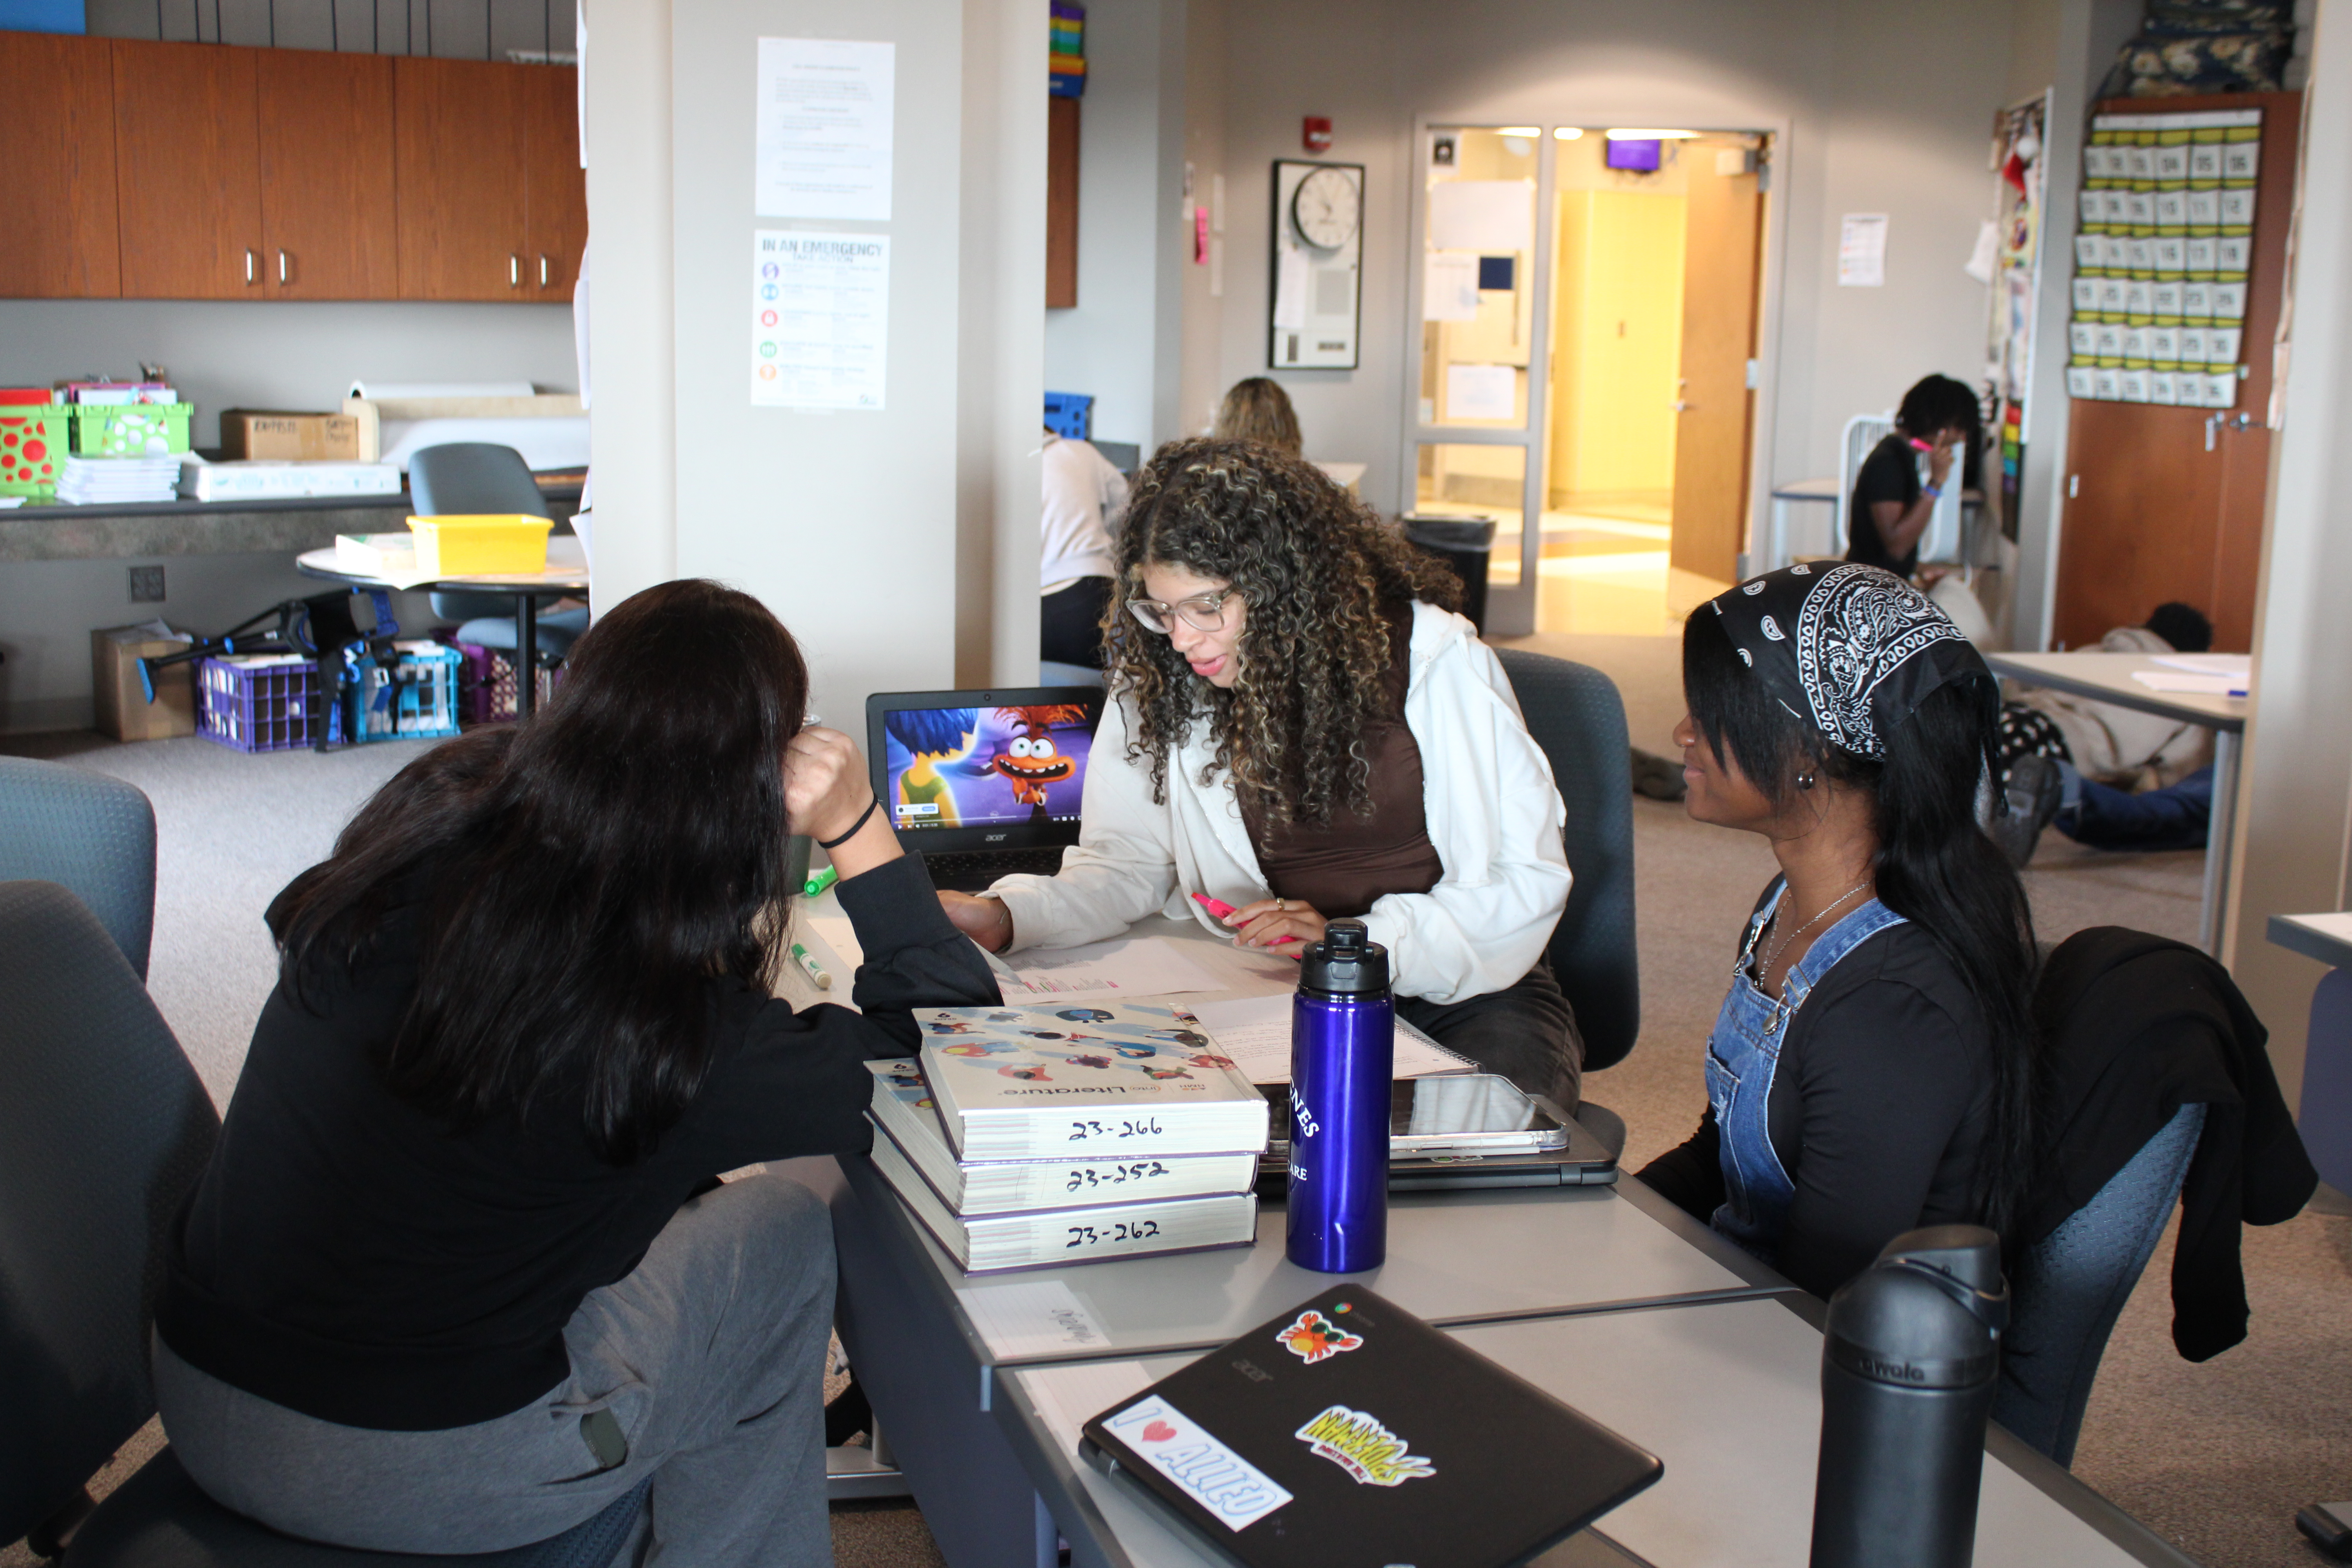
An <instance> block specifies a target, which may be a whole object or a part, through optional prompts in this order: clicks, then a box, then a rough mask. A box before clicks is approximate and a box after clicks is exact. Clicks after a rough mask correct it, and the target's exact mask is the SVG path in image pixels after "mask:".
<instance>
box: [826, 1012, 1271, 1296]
mask: <svg viewBox="0 0 2352 1568" xmlns="http://www.w3.org/2000/svg"><path fill="white" fill-rule="evenodd" d="M919 1018H920V1021H921V1023H922V1026H923V1031H924V1037H923V1048H922V1054H921V1056H920V1058H919V1060H918V1061H877V1062H868V1063H867V1064H866V1066H867V1068H868V1069H869V1070H870V1071H871V1072H872V1073H873V1074H874V1099H873V1102H872V1105H871V1108H870V1109H869V1110H868V1114H869V1115H870V1116H871V1117H872V1118H873V1121H874V1123H875V1125H876V1127H877V1128H878V1129H879V1132H878V1134H877V1137H876V1138H875V1140H874V1164H875V1168H876V1170H877V1172H878V1173H880V1174H881V1176H882V1178H883V1180H885V1181H887V1182H888V1183H889V1184H890V1185H891V1187H892V1188H893V1190H895V1191H896V1192H897V1193H898V1195H899V1197H900V1198H902V1199H903V1200H905V1202H906V1204H907V1206H908V1208H909V1209H911V1210H912V1211H913V1212H914V1214H915V1215H916V1217H917V1218H919V1220H921V1221H922V1223H923V1225H924V1226H925V1228H927V1229H928V1230H929V1231H930V1233H931V1235H932V1236H934V1237H937V1238H938V1240H939V1243H940V1246H941V1247H944V1248H946V1249H947V1251H948V1253H949V1255H950V1257H952V1258H954V1259H955V1260H956V1262H957V1264H958V1265H959V1266H961V1268H963V1269H964V1271H965V1272H967V1273H971V1274H983V1273H991V1272H993V1271H996V1270H999V1269H1006V1268H1039V1267H1045V1266H1052V1265H1062V1264H1070V1263H1088V1262H1094V1261H1097V1260H1099V1259H1104V1258H1132V1257H1136V1256H1138V1255H1140V1254H1145V1253H1157V1252H1185V1251H1191V1250H1194V1249H1197V1248H1201V1247H1242V1246H1246V1245H1248V1244H1249V1243H1250V1242H1251V1241H1252V1240H1253V1239H1255V1236H1256V1234H1257V1198H1256V1196H1255V1194H1254V1193H1253V1192H1252V1190H1251V1189H1252V1186H1253V1184H1254V1182H1255V1176H1256V1173H1257V1161H1258V1152H1259V1151H1260V1150H1262V1149H1264V1148H1265V1141H1266V1134H1267V1131H1268V1121H1269V1110H1268V1106H1267V1103H1266V1099H1265V1096H1264V1095H1263V1094H1261V1093H1259V1092H1258V1090H1257V1089H1256V1087H1255V1085H1253V1084H1252V1083H1251V1082H1250V1081H1249V1079H1248V1077H1247V1076H1246V1075H1245V1074H1244V1073H1243V1072H1242V1071H1241V1070H1240V1069H1238V1068H1235V1067H1234V1064H1233V1063H1232V1062H1231V1061H1230V1060H1229V1059H1227V1058H1226V1057H1225V1056H1224V1055H1223V1053H1221V1052H1220V1051H1219V1050H1218V1049H1217V1047H1216V1043H1215V1041H1214V1040H1213V1038H1212V1037H1210V1035H1209V1034H1208V1032H1207V1031H1206V1030H1204V1029H1202V1027H1201V1026H1200V1024H1199V1022H1198V1021H1197V1020H1196V1019H1194V1018H1193V1017H1192V1015H1191V1014H1189V1013H1184V1012H1181V1011H1179V1010H1177V1009H1174V1008H1170V1007H1156V1006H1150V1005H1142V1004H1138V1003H1115V1004H1106V1005H1077V1004H1072V1003H1066V1002H1065V1003H1041V1004H1036V1005H1028V1006H1004V1007H955V1008H946V1009H940V1010H937V1011H931V1012H926V1013H923V1014H921V1015H919Z"/></svg>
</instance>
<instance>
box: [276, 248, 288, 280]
mask: <svg viewBox="0 0 2352 1568" xmlns="http://www.w3.org/2000/svg"><path fill="white" fill-rule="evenodd" d="M278 281H279V282H280V283H283V282H285V281H286V253H285V252H284V251H282V250H281V251H279V252H278Z"/></svg>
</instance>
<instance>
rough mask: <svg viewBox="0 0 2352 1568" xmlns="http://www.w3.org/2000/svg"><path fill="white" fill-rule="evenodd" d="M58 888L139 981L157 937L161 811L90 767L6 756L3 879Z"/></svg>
mask: <svg viewBox="0 0 2352 1568" xmlns="http://www.w3.org/2000/svg"><path fill="white" fill-rule="evenodd" d="M27 878H30V879H39V880H41V881H45V882H58V883H62V884H64V885H65V886H66V887H68V888H69V889H72V890H73V893H74V895H75V896H76V897H77V898H79V899H80V900H81V901H82V902H83V903H85V904H87V905H89V908H90V910H91V911H92V912H93V913H95V914H96V915H97V916H98V918H99V920H100V922H102V923H103V924H104V925H105V927H106V929H107V931H109V932H110V933H111V935H112V936H113V938H114V944H115V945H116V946H117V947H119V948H121V950H122V956H123V957H124V958H126V959H128V960H129V961H130V963H131V968H132V969H133V970H134V971H136V972H137V973H138V975H139V978H140V979H142V980H145V979H146V978H147V953H148V948H149V944H150V943H151V942H152V940H153V937H154V931H155V808H154V807H153V806H152V805H149V804H148V802H147V797H146V795H143V794H142V793H141V791H140V789H139V787H138V786H137V785H136V784H126V783H124V782H123V781H122V780H121V779H118V778H114V777H112V776H110V775H109V774H106V773H93V772H91V771H90V770H89V769H88V768H70V767H67V766H66V765H65V764H63V763H38V762H35V761H33V760H32V759H30V758H28V757H0V881H16V880H20V879H27Z"/></svg>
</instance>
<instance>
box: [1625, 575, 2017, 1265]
mask: <svg viewBox="0 0 2352 1568" xmlns="http://www.w3.org/2000/svg"><path fill="white" fill-rule="evenodd" d="M1683 690H1684V694H1685V699H1686V700H1687V701H1688V702H1689V704H1690V711H1689V714H1688V716H1687V717H1685V719H1684V720H1683V721H1682V723H1681V724H1680V725H1679V726H1677V728H1676V731H1675V740H1676V742H1679V743H1680V744H1681V746H1682V748H1683V762H1684V769H1683V773H1684V777H1685V779H1686V780H1687V781H1688V784H1689V786H1690V790H1689V794H1688V795H1687V796H1686V798H1685V809H1687V810H1688V811H1689V813H1690V815H1691V816H1693V817H1695V818H1696V819H1697V820H1699V821H1701V822H1711V823H1715V824H1717V826H1724V827H1731V828H1737V829H1739V830H1741V831H1743V832H1748V833H1755V834H1760V835H1762V836H1763V837H1764V838H1765V839H1766V840H1768V841H1769V843H1770V845H1771V847H1772V853H1773V856H1774V857H1775V858H1777V859H1778V860H1779V861H1780V868H1781V874H1780V876H1778V877H1776V878H1774V879H1772V881H1771V883H1770V885H1769V886H1768V887H1767V888H1766V889H1764V895H1763V897H1762V898H1761V899H1759V900H1758V901H1757V905H1756V912H1755V914H1754V916H1753V917H1752V918H1751V919H1750V920H1749V921H1748V926H1747V930H1746V931H1744V932H1743V933H1742V936H1741V939H1740V942H1739V946H1738V964H1737V967H1736V969H1735V972H1734V974H1733V977H1732V982H1731V989H1730V992H1729V994H1727V996H1726V997H1725V998H1724V1002H1723V1007H1722V1010H1721V1011H1720V1012H1719V1013H1717V1016H1716V1021H1715V1028H1714V1030H1713V1032H1712V1033H1711V1034H1710V1035H1709V1036H1708V1038H1707V1056H1706V1091H1707V1110H1706V1116H1705V1117H1704V1118H1703V1119H1702V1120H1701V1121H1700V1122H1699V1127H1698V1131H1697V1132H1696V1135H1694V1136H1693V1137H1692V1138H1691V1140H1690V1141H1689V1142H1686V1143H1685V1144H1683V1145H1682V1146H1681V1147H1680V1148H1678V1149H1675V1150H1673V1151H1671V1152H1667V1153H1666V1154H1664V1155H1662V1156H1661V1157H1660V1158H1658V1159H1657V1160H1655V1161H1654V1162H1652V1163H1651V1164H1650V1166H1649V1168H1648V1169H1646V1170H1644V1171H1643V1172H1642V1179H1643V1181H1645V1182H1648V1183H1649V1184H1651V1185H1652V1186H1653V1187H1654V1188H1656V1189H1657V1190H1658V1191H1659V1192H1660V1193H1663V1194H1665V1195H1666V1196H1667V1197H1668V1198H1670V1199H1672V1200H1673V1201H1674V1202H1675V1203H1676V1204H1678V1205H1681V1206H1682V1207H1683V1208H1685V1209H1686V1210H1688V1211H1689V1212H1690V1213H1691V1214H1693V1215H1696V1216H1698V1217H1699V1218H1702V1219H1705V1220H1707V1221H1708V1222H1710V1223H1711V1224H1712V1225H1713V1226H1714V1227H1715V1229H1716V1230H1717V1231H1718V1232H1721V1233H1722V1234H1724V1235H1725V1236H1727V1237H1730V1238H1731V1239H1732V1240H1734V1241H1736V1242H1738V1244H1739V1245H1740V1246H1742V1247H1746V1248H1747V1249H1748V1251H1750V1252H1752V1253H1754V1254H1755V1255H1756V1256H1757V1257H1759V1258H1762V1259H1763V1260H1764V1261H1766V1262H1767V1263H1769V1264H1771V1265H1772V1266H1773V1267H1775V1268H1778V1269H1780V1272H1781V1273H1783V1274H1785V1275H1787V1276H1788V1277H1789V1278H1790V1279H1792V1280H1794V1281H1795V1282H1796V1283H1797V1284H1799V1285H1801V1286H1802V1287H1804V1289H1808V1290H1811V1291H1812V1292H1813V1293H1814V1294H1815V1295H1817V1296H1824V1297H1825V1296H1827V1295H1829V1293H1830V1292H1831V1291H1832V1290H1834V1289H1837V1287H1838V1286H1839V1285H1841V1284H1842V1283H1843V1282H1844V1281H1845V1280H1846V1279H1848V1278H1850V1277H1851V1276H1852V1275H1853V1274H1854V1273H1855V1272H1857V1271H1858V1270H1860V1269H1862V1268H1864V1267H1866V1266H1867V1265H1868V1264H1869V1263H1870V1262H1871V1260H1872V1259H1873V1258H1875V1257H1876V1256H1877V1254H1878V1250H1879V1248H1880V1247H1884V1246H1885V1244H1886V1243H1887V1242H1888V1241H1889V1240H1891V1239H1893V1238H1894V1237H1896V1236H1898V1235H1900V1234H1901V1233H1902V1232H1904V1231H1906V1230H1910V1229H1913V1228H1915V1227H1916V1226H1926V1225H1945V1224H1981V1225H1988V1226H1991V1227H1992V1228H1993V1229H1995V1230H1998V1231H2001V1232H2003V1233H2004V1234H2006V1233H2007V1231H2008V1229H2009V1226H2010V1220H2011V1216H2012V1215H2014V1214H2015V1213H2016V1211H2017V1206H2018V1204H2019V1202H2020V1188H2021V1184H2022V1183H2023V1182H2024V1180H2025V1176H2026V1172H2027V1170H2028V1166H2029V1163H2030V1162H2029V1156H2030V1154H2031V1152H2032V1148H2033V1145H2032V1126H2031V1122H2032V1100H2031V1094H2032V1085H2033V1083H2034V1081H2035V1076H2036V1075H2035V1070H2034V1052H2035V1048H2036V1047H2035V1044H2034V1036H2033V1033H2032V1028H2031V1027H2030V1025H2029V1015H2028V1003H2029V994H2030V989H2031V986H2032V973H2033V965H2034V952H2033V931H2032V919H2031V915H2030V913H2029V911H2028V910H2027V906H2026V900H2025V891H2024V889H2023V888H2021V886H2020V885H2019V883H2018V879H2017V873H2016V872H2015V871H2014V870H2012V869H2011V868H2010V865H2009V862H2008V861H2007V860H2006V859H2004V858H2002V856H2001V853H2000V850H1999V849H1997V848H1995V847H1994V846H1993V843H1992V841H1991V840H1990V838H1988V837H1985V835H1984V833H1983V832H1982V831H1981V830H1980V829H1979V827H1978V826H1977V818H1976V798H1977V790H1978V785H1979V780H1981V779H1983V778H1984V776H1985V773H1986V769H1987V766H1988V764H1989V763H1990V759H1991V755H1992V749H1993V742H1994V734H1995V725H1996V721H1997V719H1996V715H1997V713H1998V710H1999V701H2000V700H1999V696H1998V693H1997V689H1996V687H1995V685H1994V682H1993V679H1992V676H1991V674H1990V672H1989V671H1988V670H1987V669H1986V668H1985V666H1984V661H1983V660H1982V659H1981V658H1979V657H1978V655H1977V652H1976V650H1975V649H1974V648H1973V647H1970V646H1969V643H1968V641H1967V640H1966V639H1965V638H1963V637H1961V636H1960V634H1959V631H1958V628H1957V627H1955V626H1953V625H1952V623H1951V621H1950V620H1949V619H1948V617H1947V616H1945V615H1944V613H1943V612H1942V611H1941V610H1939V609H1937V607H1936V606H1935V605H1934V604H1933V603H1932V602H1931V601H1930V600H1929V599H1928V598H1927V595H1924V594H1921V593H1920V592H1919V591H1918V590H1917V589H1916V588H1914V587H1912V586H1911V585H1910V584H1907V583H1906V582H1904V581H1903V580H1902V579H1900V578H1898V577H1895V575H1893V574H1890V573H1886V572H1882V571H1879V570H1878V569H1876V568H1875V567H1868V566H1857V565H1851V564H1846V565H1833V566H1826V567H1809V566H1790V567H1788V568H1785V569H1783V570H1781V571H1779V572H1773V573H1770V574H1767V575H1765V576H1763V577H1759V578H1757V579H1755V580H1753V581H1751V582H1748V583H1746V584H1741V585H1740V586H1739V587H1738V588H1735V589H1733V590H1731V591H1730V592H1728V593H1727V594H1724V595H1721V596H1719V597H1717V599H1715V600H1714V601H1712V602H1711V603H1709V604H1707V605H1701V606H1700V607H1699V608H1698V609H1697V610H1696V611H1694V612H1692V615H1691V617H1690V619H1689V621H1688V622H1687V623H1686V624H1685V626H1684V628H1683Z"/></svg>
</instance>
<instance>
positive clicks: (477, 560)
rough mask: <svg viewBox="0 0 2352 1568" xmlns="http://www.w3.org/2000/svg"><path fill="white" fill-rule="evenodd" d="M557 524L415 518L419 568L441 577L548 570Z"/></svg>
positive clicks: (511, 518) (411, 525) (508, 518)
mask: <svg viewBox="0 0 2352 1568" xmlns="http://www.w3.org/2000/svg"><path fill="white" fill-rule="evenodd" d="M554 526H555V524H554V523H553V522H552V521H550V520H549V519H547V518H543V517H524V516H522V515H520V513H512V514H508V515H504V516H443V517H412V518H410V519H409V520H408V531H410V532H411V533H413V534H415V536H416V569H417V570H418V571H419V572H425V573H429V574H432V575H433V576H436V577H476V576H488V575H493V574H511V573H520V572H544V571H546V570H547V535H548V532H549V531H550V530H551V529H553V528H554Z"/></svg>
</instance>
